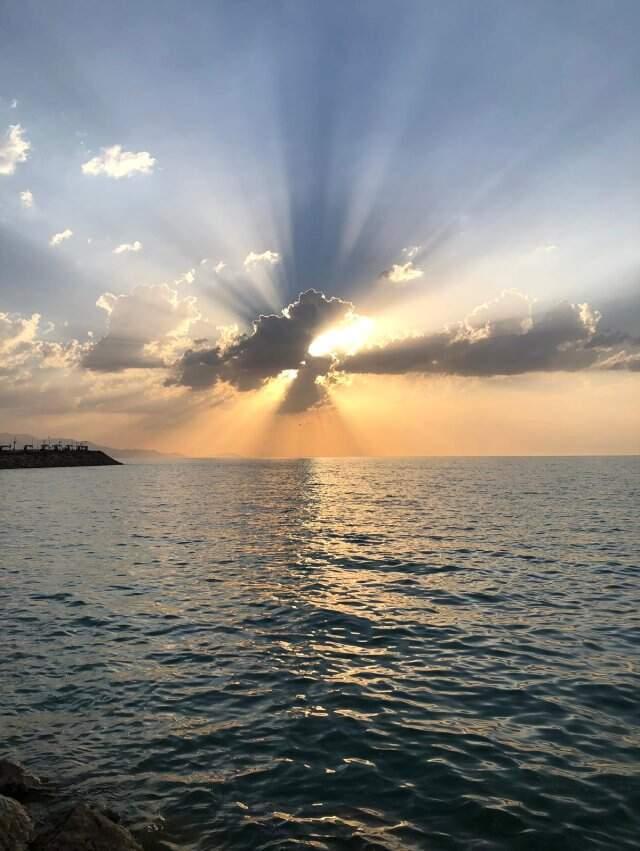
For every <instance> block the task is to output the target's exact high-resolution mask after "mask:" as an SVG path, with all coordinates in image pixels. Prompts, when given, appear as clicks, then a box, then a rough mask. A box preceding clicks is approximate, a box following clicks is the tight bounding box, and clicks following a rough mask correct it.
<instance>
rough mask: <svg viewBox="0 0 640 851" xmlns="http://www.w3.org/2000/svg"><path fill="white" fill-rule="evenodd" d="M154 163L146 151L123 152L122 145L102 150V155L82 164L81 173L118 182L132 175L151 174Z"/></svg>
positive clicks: (153, 159)
mask: <svg viewBox="0 0 640 851" xmlns="http://www.w3.org/2000/svg"><path fill="white" fill-rule="evenodd" d="M155 163H156V160H155V158H154V157H152V156H151V154H150V153H149V152H148V151H138V152H137V153H134V152H133V151H123V150H122V145H112V146H111V147H110V148H102V153H101V154H100V155H99V156H97V157H93V159H90V160H89V161H88V162H86V163H83V165H82V173H83V174H90V175H99V174H106V175H107V177H113V178H115V179H116V180H119V179H120V178H122V177H131V176H132V175H133V174H151V173H152V172H153V167H154V165H155Z"/></svg>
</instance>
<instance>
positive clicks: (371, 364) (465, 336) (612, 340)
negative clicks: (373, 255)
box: [340, 290, 637, 377]
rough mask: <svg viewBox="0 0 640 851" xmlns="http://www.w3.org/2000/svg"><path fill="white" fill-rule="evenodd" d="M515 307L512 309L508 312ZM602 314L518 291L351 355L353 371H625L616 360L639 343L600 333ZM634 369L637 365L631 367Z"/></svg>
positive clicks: (344, 365)
mask: <svg viewBox="0 0 640 851" xmlns="http://www.w3.org/2000/svg"><path fill="white" fill-rule="evenodd" d="M509 305H510V308H509V307H508V306H509ZM600 319H601V317H600V314H599V313H598V311H596V310H594V309H593V308H592V307H591V306H590V305H588V304H577V305H576V304H569V303H568V302H563V303H560V304H558V305H556V306H555V307H553V308H551V309H549V310H546V311H544V312H534V311H533V310H531V302H530V301H529V300H528V299H527V298H526V296H523V295H522V294H519V293H517V292H516V291H514V290H507V291H505V292H504V293H503V294H502V296H501V298H500V299H497V300H495V301H494V302H489V303H488V304H486V305H481V306H480V307H479V308H476V309H475V310H474V311H472V312H471V314H470V315H469V316H468V317H467V318H466V319H464V320H463V321H462V322H460V323H457V324H456V325H454V326H452V327H449V328H446V329H444V330H443V331H441V332H440V333H437V334H430V335H425V336H413V337H407V338H404V339H400V340H394V341H391V342H389V343H387V344H386V345H382V346H377V347H374V348H370V349H368V350H366V351H361V352H358V353H357V354H355V355H353V356H351V357H346V358H344V359H343V360H342V361H341V363H340V368H341V369H343V370H345V371H346V372H350V373H377V374H385V375H402V374H407V373H421V374H444V375H463V376H487V377H491V376H500V375H520V374H523V373H528V372H557V371H562V372H575V371H577V370H584V369H612V368H624V367H623V366H622V365H621V364H622V363H623V362H624V361H623V360H616V361H615V365H614V362H612V361H611V358H612V357H613V356H614V355H615V353H616V352H618V356H620V355H621V354H622V351H621V344H623V343H624V344H626V345H627V346H631V347H632V349H633V348H635V347H637V341H632V340H630V339H629V338H625V337H624V336H623V338H621V337H620V335H615V334H614V335H612V334H608V333H600V332H599V331H598V327H599V323H600ZM626 368H633V366H632V362H627V366H626Z"/></svg>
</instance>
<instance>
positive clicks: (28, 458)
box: [0, 441, 121, 470]
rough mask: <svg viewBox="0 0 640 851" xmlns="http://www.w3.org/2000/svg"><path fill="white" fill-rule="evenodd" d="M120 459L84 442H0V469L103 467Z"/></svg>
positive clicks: (116, 463) (117, 463)
mask: <svg viewBox="0 0 640 851" xmlns="http://www.w3.org/2000/svg"><path fill="white" fill-rule="evenodd" d="M120 463H121V462H120V461H116V460H115V458H111V456H110V455H107V453H106V452H102V451H101V450H100V449H89V446H88V444H86V443H76V444H71V443H67V444H62V443H45V442H43V443H41V444H40V446H33V445H32V444H28V443H27V444H25V445H24V446H23V447H22V448H20V449H18V448H16V445H15V441H14V442H13V444H6V443H5V444H0V470H24V469H28V468H30V467H106V466H110V465H119V464H120Z"/></svg>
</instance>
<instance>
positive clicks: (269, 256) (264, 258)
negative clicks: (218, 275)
mask: <svg viewBox="0 0 640 851" xmlns="http://www.w3.org/2000/svg"><path fill="white" fill-rule="evenodd" d="M279 262H280V255H279V254H278V252H277V251H269V250H267V251H263V252H262V254H256V252H255V251H250V252H249V253H248V254H247V256H246V257H245V258H244V267H245V269H251V268H253V267H254V266H257V265H258V264H265V265H267V266H275V265H276V264H277V263H279ZM218 265H219V264H218ZM223 268H224V267H223ZM216 271H217V267H216Z"/></svg>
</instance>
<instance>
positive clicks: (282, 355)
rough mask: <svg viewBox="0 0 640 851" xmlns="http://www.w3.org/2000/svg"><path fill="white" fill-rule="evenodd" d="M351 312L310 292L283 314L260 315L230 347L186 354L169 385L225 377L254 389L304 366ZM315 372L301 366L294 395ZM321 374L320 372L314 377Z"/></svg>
mask: <svg viewBox="0 0 640 851" xmlns="http://www.w3.org/2000/svg"><path fill="white" fill-rule="evenodd" d="M352 310H353V305H352V304H350V303H349V302H347V301H343V300H342V299H339V298H328V297H327V296H325V295H324V294H323V293H320V292H317V291H316V290H307V291H306V292H304V293H301V294H300V295H299V296H298V299H297V300H296V301H294V302H293V303H292V304H290V305H289V306H288V307H286V308H285V309H284V310H283V311H282V312H281V313H279V314H270V315H267V316H260V317H259V318H258V319H256V320H255V322H254V323H253V327H252V330H251V332H250V333H248V334H243V335H241V336H240V337H238V338H237V339H236V340H234V341H233V342H232V343H231V344H230V345H227V346H226V347H224V348H223V347H221V346H220V345H218V346H214V347H212V348H202V349H194V350H191V351H188V352H186V353H185V355H184V356H183V357H182V358H181V360H180V361H179V362H178V364H177V368H176V372H175V375H174V377H173V378H172V379H170V383H173V384H180V385H185V386H187V387H191V388H193V389H202V388H205V387H212V386H213V385H214V384H217V382H219V381H224V382H227V383H229V384H231V385H233V386H234V387H236V388H237V389H238V390H254V389H256V388H258V387H260V386H261V385H262V384H263V383H264V382H265V381H266V380H267V379H269V378H275V377H276V376H277V375H279V373H281V372H282V371H283V370H286V369H301V364H302V362H303V361H306V360H308V359H309V356H308V349H309V346H310V345H311V343H312V341H313V340H314V339H315V337H317V336H318V334H320V333H321V332H322V331H323V330H324V329H325V328H327V327H328V326H330V325H333V324H335V323H337V322H340V321H341V320H342V319H344V318H345V316H347V315H348V314H349V312H350V311H352ZM314 360H320V359H314ZM322 360H323V361H324V359H322ZM328 366H329V364H328V365H327V369H328ZM314 371H315V370H314ZM310 374H311V373H310V372H308V371H307V370H304V369H301V372H300V373H299V375H298V379H295V381H294V385H293V386H292V388H291V391H292V393H293V395H294V396H295V395H296V394H297V393H298V391H299V388H301V387H302V386H303V385H305V383H306V382H307V381H309V380H310V379H309V376H310ZM319 374H321V373H318V372H317V371H315V376H314V380H315V377H316V376H317V375H319ZM294 388H295V389H294ZM302 395H305V394H304V393H303V394H302ZM292 404H293V403H292Z"/></svg>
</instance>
